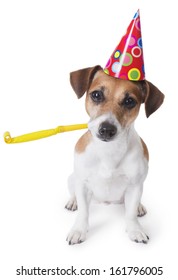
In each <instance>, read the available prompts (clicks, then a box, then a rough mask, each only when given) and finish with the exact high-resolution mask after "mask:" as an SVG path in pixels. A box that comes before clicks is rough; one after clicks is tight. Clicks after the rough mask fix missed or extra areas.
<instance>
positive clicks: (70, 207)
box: [65, 197, 77, 211]
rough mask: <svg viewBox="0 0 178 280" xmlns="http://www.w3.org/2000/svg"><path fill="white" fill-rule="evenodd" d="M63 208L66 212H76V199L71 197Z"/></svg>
mask: <svg viewBox="0 0 178 280" xmlns="http://www.w3.org/2000/svg"><path fill="white" fill-rule="evenodd" d="M65 208H66V209H67V210H70V211H75V210H77V201H76V198H75V197H74V198H73V197H72V198H71V199H70V200H69V201H68V202H67V204H66V206H65Z"/></svg>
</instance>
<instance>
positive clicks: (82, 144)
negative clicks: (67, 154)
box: [75, 131, 92, 154]
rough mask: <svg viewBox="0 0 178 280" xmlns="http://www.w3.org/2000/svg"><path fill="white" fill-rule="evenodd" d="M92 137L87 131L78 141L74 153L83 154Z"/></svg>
mask: <svg viewBox="0 0 178 280" xmlns="http://www.w3.org/2000/svg"><path fill="white" fill-rule="evenodd" d="M91 139H92V135H91V132H90V131H87V132H86V133H85V134H83V135H82V137H81V138H80V139H79V140H78V142H77V144H76V146H75V151H76V152H77V153H79V154H80V153H83V152H84V151H85V149H86V147H87V146H88V144H89V143H90V142H91Z"/></svg>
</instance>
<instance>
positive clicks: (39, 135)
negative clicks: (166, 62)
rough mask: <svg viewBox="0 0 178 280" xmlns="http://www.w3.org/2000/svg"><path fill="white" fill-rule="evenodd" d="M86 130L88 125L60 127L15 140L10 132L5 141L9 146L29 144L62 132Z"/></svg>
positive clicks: (25, 135)
mask: <svg viewBox="0 0 178 280" xmlns="http://www.w3.org/2000/svg"><path fill="white" fill-rule="evenodd" d="M86 128H88V125H87V124H86V123H84V124H74V125H65V126H58V127H56V128H53V129H48V130H41V131H36V132H32V133H28V134H24V135H21V136H17V137H14V138H12V137H11V135H10V133H9V132H5V133H4V141H5V142H6V143H7V144H16V143H23V142H29V141H34V140H38V139H42V138H46V137H50V136H53V135H56V134H58V133H62V132H68V131H73V130H79V129H86Z"/></svg>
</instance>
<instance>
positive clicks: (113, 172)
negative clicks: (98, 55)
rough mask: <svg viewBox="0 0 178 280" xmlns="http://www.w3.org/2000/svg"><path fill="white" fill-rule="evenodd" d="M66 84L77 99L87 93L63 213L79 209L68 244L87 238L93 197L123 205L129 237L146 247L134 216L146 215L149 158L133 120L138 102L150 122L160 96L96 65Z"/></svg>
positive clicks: (143, 84) (146, 85)
mask: <svg viewBox="0 0 178 280" xmlns="http://www.w3.org/2000/svg"><path fill="white" fill-rule="evenodd" d="M70 81H71V85H72V87H73V89H74V91H75V93H76V94H77V96H78V98H81V97H82V96H83V95H84V93H85V92H86V111H87V113H88V114H89V116H90V121H89V124H88V131H87V132H86V133H85V134H84V135H83V136H82V137H81V138H80V139H79V141H78V142H77V144H76V147H75V158H74V172H73V174H72V175H71V176H70V177H69V180H68V184H69V190H70V193H71V199H70V200H69V202H68V203H67V205H66V208H67V209H69V210H72V211H74V210H76V209H78V215H77V218H76V221H75V223H74V225H73V227H72V229H71V231H70V233H69V235H68V237H67V241H68V243H69V244H77V243H81V242H83V241H84V240H85V239H86V233H87V230H88V216H89V204H90V201H91V199H92V198H94V199H96V200H98V201H99V202H107V203H124V205H125V218H126V231H127V233H128V236H129V238H130V239H131V240H133V241H135V242H142V243H147V242H148V240H149V237H148V236H147V234H146V233H145V231H144V229H142V227H141V225H140V223H139V221H138V218H137V216H143V215H145V214H146V209H145V208H144V206H143V205H142V204H141V196H142V191H143V182H144V180H145V178H146V176H147V172H148V158H149V155H148V150H147V147H146V145H145V143H144V142H143V140H142V139H141V138H140V137H139V135H138V134H137V132H136V131H135V129H134V121H135V119H136V117H137V115H138V113H139V109H140V105H141V104H142V103H145V111H146V116H147V117H149V116H150V115H151V114H152V113H153V112H155V111H156V110H157V109H158V108H159V107H160V105H161V104H162V102H163V99H164V95H163V94H162V93H161V92H160V91H159V89H158V88H156V87H155V86H154V85H153V84H151V83H150V82H148V81H146V80H145V81H141V82H132V81H128V80H121V79H117V78H113V77H111V76H108V75H107V74H105V73H104V71H103V69H102V68H101V67H100V66H95V67H90V68H86V69H82V70H78V71H75V72H72V73H71V74H70Z"/></svg>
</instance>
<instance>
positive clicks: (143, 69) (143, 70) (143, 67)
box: [142, 64, 145, 74]
mask: <svg viewBox="0 0 178 280" xmlns="http://www.w3.org/2000/svg"><path fill="white" fill-rule="evenodd" d="M142 72H143V74H145V66H144V64H143V65H142Z"/></svg>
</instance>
